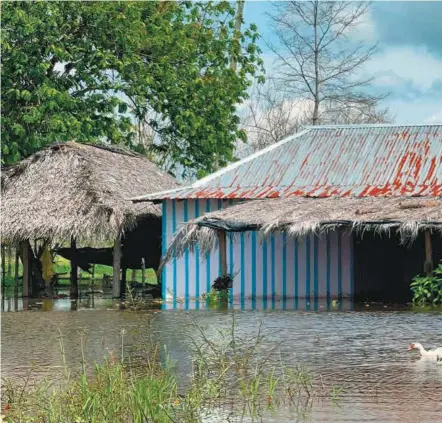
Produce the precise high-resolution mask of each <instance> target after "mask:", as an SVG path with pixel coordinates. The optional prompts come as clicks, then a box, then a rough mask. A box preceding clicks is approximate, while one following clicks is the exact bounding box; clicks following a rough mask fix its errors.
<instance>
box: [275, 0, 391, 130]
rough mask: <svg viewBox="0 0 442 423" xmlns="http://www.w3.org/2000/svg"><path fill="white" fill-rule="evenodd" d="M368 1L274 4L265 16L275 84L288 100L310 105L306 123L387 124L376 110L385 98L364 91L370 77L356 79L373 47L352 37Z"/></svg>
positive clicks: (383, 112)
mask: <svg viewBox="0 0 442 423" xmlns="http://www.w3.org/2000/svg"><path fill="white" fill-rule="evenodd" d="M368 7H369V3H366V2H348V1H318V0H316V1H309V2H304V1H302V2H298V1H291V2H275V4H274V13H271V14H269V16H270V18H271V21H272V24H273V27H274V31H275V35H276V37H277V40H278V41H277V42H276V43H275V44H269V47H270V48H271V50H272V51H273V52H274V53H275V55H276V57H277V59H276V65H277V66H276V68H277V70H278V71H277V74H276V75H275V77H276V79H277V81H278V85H279V87H280V89H281V90H283V91H284V92H285V93H286V95H288V96H290V97H291V98H293V99H297V100H299V99H303V100H306V101H308V102H309V103H310V104H311V107H310V115H309V119H308V121H309V124H311V125H318V124H323V123H341V121H342V120H344V123H368V122H372V123H377V122H385V121H389V120H391V118H390V117H389V114H388V110H385V109H383V110H382V109H380V108H379V102H380V101H381V100H382V99H383V98H385V95H374V94H370V93H368V92H367V87H368V86H369V85H370V82H371V81H372V78H361V77H359V76H358V74H359V71H360V70H361V69H362V67H363V65H364V64H365V63H367V62H368V61H369V60H370V59H371V57H372V56H373V55H374V54H375V53H376V51H377V46H376V45H371V46H365V45H364V42H363V41H357V40H356V39H355V38H352V32H353V31H354V29H355V28H356V27H357V26H358V25H360V24H361V22H362V19H363V17H364V15H365V14H366V13H367V11H368Z"/></svg>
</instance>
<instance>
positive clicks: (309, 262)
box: [162, 200, 353, 300]
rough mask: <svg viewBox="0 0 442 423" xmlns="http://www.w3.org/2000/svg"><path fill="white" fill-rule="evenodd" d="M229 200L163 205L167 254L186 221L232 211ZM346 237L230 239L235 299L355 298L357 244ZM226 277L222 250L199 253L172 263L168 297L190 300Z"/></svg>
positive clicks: (167, 270) (248, 235)
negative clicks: (354, 261) (354, 268)
mask: <svg viewBox="0 0 442 423" xmlns="http://www.w3.org/2000/svg"><path fill="white" fill-rule="evenodd" d="M230 204H232V201H229V200H227V201H226V200H224V201H223V200H183V201H179V200H166V201H164V202H163V229H162V230H163V252H164V251H165V249H166V247H167V246H168V245H169V244H170V242H171V240H172V238H173V234H174V233H175V232H176V231H177V230H178V229H179V228H180V225H182V224H183V223H184V222H187V221H189V220H191V219H194V218H195V217H198V216H200V215H202V214H204V213H206V212H209V211H214V210H218V209H221V208H225V207H228V206H229V205H230ZM352 244H353V243H352V237H351V236H350V235H348V234H346V233H343V232H342V233H341V232H332V233H331V234H329V235H327V236H325V235H324V236H320V237H317V236H313V235H312V236H308V237H306V238H304V239H302V240H297V239H292V238H288V237H287V236H286V234H283V233H276V234H274V235H272V236H271V237H268V238H267V239H264V240H263V239H261V237H260V235H259V234H258V233H257V232H245V233H240V234H228V235H227V269H228V272H229V273H232V274H235V279H234V283H233V290H232V293H231V294H232V296H233V297H235V298H261V297H262V298H273V299H275V298H278V297H300V298H304V297H312V298H315V297H316V298H336V297H351V296H352V295H353V245H352ZM219 275H220V261H219V251H218V250H216V251H213V252H212V253H211V254H209V255H207V257H203V256H202V255H201V254H200V252H199V251H198V250H196V251H195V252H194V253H190V252H186V253H185V254H184V256H183V257H181V258H179V259H177V260H174V261H173V262H170V263H168V264H167V265H166V266H165V267H164V269H163V273H162V281H163V298H171V297H172V298H177V297H178V298H183V299H185V300H189V299H192V298H197V297H199V296H201V294H203V293H206V292H208V291H210V287H211V285H212V284H213V281H214V280H215V279H216V278H217V277H218V276H219Z"/></svg>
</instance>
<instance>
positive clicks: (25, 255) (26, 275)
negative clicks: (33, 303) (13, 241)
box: [21, 241, 31, 297]
mask: <svg viewBox="0 0 442 423" xmlns="http://www.w3.org/2000/svg"><path fill="white" fill-rule="evenodd" d="M21 249H22V253H21V260H22V264H23V290H22V295H23V297H29V294H30V292H29V287H30V285H31V268H30V266H29V264H30V263H29V261H30V260H29V259H30V256H29V250H30V248H29V242H28V241H25V242H22V244H21Z"/></svg>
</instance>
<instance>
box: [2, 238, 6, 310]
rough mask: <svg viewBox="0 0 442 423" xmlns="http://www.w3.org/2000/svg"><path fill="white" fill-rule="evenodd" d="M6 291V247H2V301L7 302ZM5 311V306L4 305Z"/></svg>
mask: <svg viewBox="0 0 442 423" xmlns="http://www.w3.org/2000/svg"><path fill="white" fill-rule="evenodd" d="M5 291H6V245H2V301H5ZM3 310H4V304H3Z"/></svg>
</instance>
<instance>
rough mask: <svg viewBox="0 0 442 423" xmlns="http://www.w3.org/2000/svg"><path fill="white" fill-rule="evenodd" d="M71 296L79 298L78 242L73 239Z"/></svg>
mask: <svg viewBox="0 0 442 423" xmlns="http://www.w3.org/2000/svg"><path fill="white" fill-rule="evenodd" d="M70 295H71V298H78V265H77V243H76V242H75V239H74V238H72V239H71V289H70Z"/></svg>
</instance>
